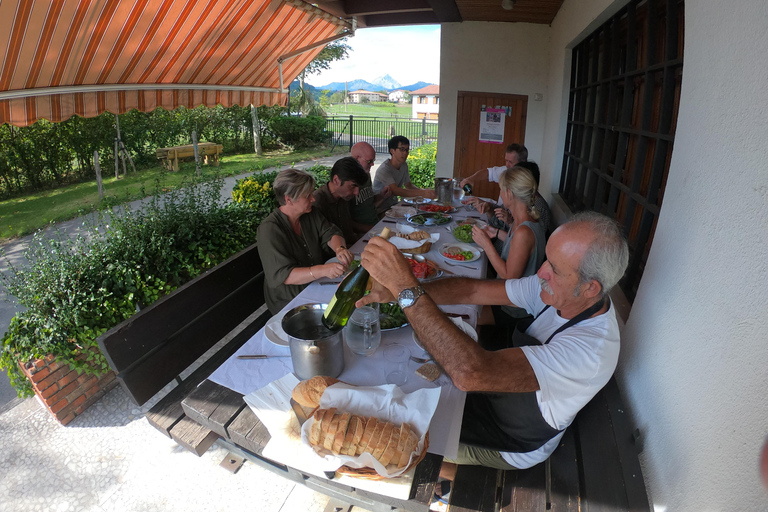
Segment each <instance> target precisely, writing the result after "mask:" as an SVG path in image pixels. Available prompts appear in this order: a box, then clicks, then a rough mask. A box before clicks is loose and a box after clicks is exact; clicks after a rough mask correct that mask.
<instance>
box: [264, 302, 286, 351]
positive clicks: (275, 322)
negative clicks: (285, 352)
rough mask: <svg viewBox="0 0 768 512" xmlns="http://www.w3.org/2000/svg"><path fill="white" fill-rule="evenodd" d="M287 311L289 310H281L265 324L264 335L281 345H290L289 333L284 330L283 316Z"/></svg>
mask: <svg viewBox="0 0 768 512" xmlns="http://www.w3.org/2000/svg"><path fill="white" fill-rule="evenodd" d="M286 313H287V311H281V312H280V313H278V314H276V315H275V316H273V317H272V318H270V319H269V322H267V325H265V326H264V337H265V338H267V339H268V340H269V341H271V342H272V343H274V344H275V345H280V346H281V347H287V346H288V339H289V338H288V334H287V333H286V332H285V331H284V330H283V317H284V316H285V314H286Z"/></svg>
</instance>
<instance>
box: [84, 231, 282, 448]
mask: <svg viewBox="0 0 768 512" xmlns="http://www.w3.org/2000/svg"><path fill="white" fill-rule="evenodd" d="M263 285H264V272H263V271H262V267H261V259H260V258H259V254H258V250H257V246H256V245H255V244H254V245H252V246H250V247H248V248H247V249H245V250H243V251H241V252H240V253H238V254H236V255H234V256H232V257H231V258H229V259H228V260H227V261H225V262H223V263H221V264H219V265H217V266H216V267H214V268H212V269H210V270H208V271H206V272H204V273H203V274H201V275H199V276H198V277H196V278H195V279H193V280H192V281H190V282H188V283H186V284H184V285H183V286H181V287H179V288H178V289H176V290H174V291H173V292H172V293H170V294H168V295H167V296H165V297H163V298H162V299H160V300H158V301H157V302H155V303H154V304H152V305H150V306H148V307H147V308H145V309H143V310H141V312H139V313H137V314H136V315H134V316H132V317H131V318H129V319H128V320H126V321H125V322H123V323H121V324H120V325H118V326H116V327H114V328H112V329H110V330H109V331H108V332H106V333H105V334H104V335H102V336H101V337H100V338H99V339H98V343H99V347H100V348H101V350H102V352H103V353H104V355H105V356H106V358H107V361H108V362H109V364H110V366H111V367H112V369H113V370H114V371H115V372H116V373H117V379H118V381H119V382H120V384H121V385H122V386H123V388H124V389H125V390H126V391H127V392H128V394H129V395H130V396H131V398H132V399H133V400H134V401H135V402H136V404H138V405H143V404H145V403H146V402H147V401H148V400H149V399H151V398H152V397H153V396H154V395H156V394H157V393H158V392H160V391H161V390H162V389H163V388H165V387H166V386H167V385H168V384H169V383H171V382H173V381H176V382H177V384H178V385H177V386H176V387H175V388H174V389H173V390H171V391H170V392H169V393H168V394H167V395H166V396H165V397H164V398H162V399H161V400H160V401H159V402H158V403H157V404H156V405H154V406H153V407H152V408H151V409H150V410H149V412H148V413H147V419H148V420H149V422H150V424H152V425H153V426H155V427H156V428H157V429H158V430H160V431H161V432H163V433H164V434H165V435H167V436H169V437H172V438H173V439H175V440H176V441H177V442H178V443H179V444H181V445H182V446H184V447H185V448H187V449H189V450H190V451H192V452H194V453H196V454H198V455H202V454H203V453H205V451H206V450H207V449H208V448H209V447H210V446H211V445H212V444H213V443H214V442H215V441H216V439H217V437H218V436H217V435H216V434H215V433H213V432H211V431H210V430H209V429H205V428H202V427H201V426H200V425H199V424H198V423H195V422H193V421H191V420H189V419H188V418H186V417H185V415H184V412H183V410H182V407H181V401H182V400H183V398H184V397H185V396H186V395H187V394H189V393H190V392H191V391H192V390H193V389H194V388H195V387H196V386H197V385H198V384H199V383H200V382H202V381H203V380H204V379H205V378H206V377H208V375H210V374H211V373H212V372H213V371H214V370H215V369H216V368H218V367H219V366H220V365H221V364H222V363H223V362H224V361H226V359H228V358H229V357H230V356H231V355H232V354H233V353H234V352H235V351H236V350H237V349H238V348H239V347H240V346H242V344H243V343H245V342H246V341H247V340H248V339H249V338H250V337H251V336H253V334H255V333H256V332H257V331H258V330H259V329H260V328H261V327H262V326H263V325H264V324H265V323H266V322H267V320H268V319H269V318H270V314H269V311H268V310H267V309H266V306H265V305H264V304H265V302H264V289H263ZM217 345H218V346H219V348H218V350H216V351H215V353H214V354H213V355H211V356H210V357H209V358H208V359H207V360H206V361H205V362H204V363H203V364H202V365H201V366H200V367H199V368H198V369H196V370H194V371H193V372H192V373H191V374H190V375H188V376H186V378H184V379H182V378H181V375H182V374H183V373H184V372H185V370H188V368H189V367H190V365H192V364H193V363H195V362H196V361H197V360H198V359H199V358H200V357H201V356H203V355H204V354H206V352H209V350H211V349H212V348H213V347H214V346H217Z"/></svg>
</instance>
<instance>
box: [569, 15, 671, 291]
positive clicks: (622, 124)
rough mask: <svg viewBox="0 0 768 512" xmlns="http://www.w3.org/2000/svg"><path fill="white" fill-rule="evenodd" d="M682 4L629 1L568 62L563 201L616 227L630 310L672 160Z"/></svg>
mask: <svg viewBox="0 0 768 512" xmlns="http://www.w3.org/2000/svg"><path fill="white" fill-rule="evenodd" d="M683 14H684V2H683V0H632V1H631V2H630V3H629V4H628V5H627V6H625V7H624V8H623V9H622V10H621V11H620V12H619V13H617V14H616V15H614V16H613V17H612V18H611V19H610V20H608V21H607V22H605V23H604V24H603V25H602V26H600V27H599V28H598V29H597V30H595V31H594V32H593V33H592V34H590V35H589V36H587V37H586V38H585V39H584V41H582V42H581V43H579V45H578V46H576V47H575V48H574V49H573V52H572V69H571V84H570V102H569V107H568V124H567V131H566V138H565V154H564V157H563V172H562V175H561V178H560V195H561V196H562V198H563V200H564V201H565V202H566V204H567V205H568V206H569V208H570V209H571V210H572V211H574V212H576V211H582V210H594V211H598V212H601V213H604V214H606V215H609V216H611V217H613V218H615V219H616V220H617V221H618V222H619V223H620V224H621V225H622V226H623V229H624V233H625V235H626V236H627V239H628V240H629V247H630V260H629V268H628V269H627V273H626V274H625V275H624V278H623V279H622V280H621V282H620V286H621V288H622V290H623V291H624V293H625V294H626V295H627V299H628V300H630V301H632V300H634V297H635V294H636V293H637V287H638V284H639V282H640V278H641V277H642V274H643V269H644V268H645V264H646V261H647V258H648V253H649V251H650V247H651V242H652V240H653V234H654V231H655V229H656V222H657V219H658V215H659V209H660V208H661V200H662V198H663V196H664V187H665V185H666V181H667V173H668V171H669V162H670V159H671V156H672V145H673V142H674V136H675V127H676V125H677V111H678V105H679V101H680V83H681V81H682V75H683V21H684V19H683Z"/></svg>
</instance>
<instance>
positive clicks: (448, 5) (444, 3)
mask: <svg viewBox="0 0 768 512" xmlns="http://www.w3.org/2000/svg"><path fill="white" fill-rule="evenodd" d="M427 2H429V6H430V7H432V10H433V11H434V12H435V15H436V16H437V19H439V20H440V22H441V23H450V22H457V23H460V22H461V21H463V19H462V17H461V12H459V7H458V6H457V5H456V0H427Z"/></svg>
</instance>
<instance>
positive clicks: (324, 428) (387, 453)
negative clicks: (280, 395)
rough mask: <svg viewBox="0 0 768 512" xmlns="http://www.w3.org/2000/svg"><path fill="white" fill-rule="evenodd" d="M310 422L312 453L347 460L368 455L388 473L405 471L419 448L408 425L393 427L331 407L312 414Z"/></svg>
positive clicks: (393, 425) (402, 424)
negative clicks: (313, 451) (326, 452)
mask: <svg viewBox="0 0 768 512" xmlns="http://www.w3.org/2000/svg"><path fill="white" fill-rule="evenodd" d="M313 418H314V423H313V424H312V428H311V429H310V434H309V443H310V444H311V445H312V447H313V448H315V450H317V451H320V450H321V449H325V450H328V451H330V452H331V453H333V454H334V455H339V454H341V455H348V456H351V457H355V456H359V455H362V454H363V453H370V454H371V455H372V456H373V457H374V458H375V459H376V460H378V461H379V462H380V463H381V464H382V465H383V466H385V467H387V469H388V470H395V469H401V468H404V467H406V466H407V465H408V462H409V461H410V459H411V455H412V454H413V453H414V452H415V451H416V450H417V448H418V445H419V435H418V434H417V433H416V432H415V431H414V430H413V428H412V427H411V426H410V425H409V424H408V423H401V424H400V425H399V426H397V425H395V424H393V423H390V422H387V421H382V420H379V419H377V418H375V417H373V416H357V415H353V414H350V413H348V412H337V410H336V408H333V407H332V408H330V409H318V410H316V411H315V413H314V415H313Z"/></svg>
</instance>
